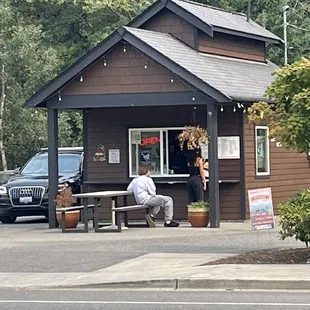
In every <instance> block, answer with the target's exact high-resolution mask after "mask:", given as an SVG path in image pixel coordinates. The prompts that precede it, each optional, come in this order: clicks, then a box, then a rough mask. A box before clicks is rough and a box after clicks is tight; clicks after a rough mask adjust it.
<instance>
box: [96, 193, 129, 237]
mask: <svg viewBox="0 0 310 310" xmlns="http://www.w3.org/2000/svg"><path fill="white" fill-rule="evenodd" d="M116 203H117V197H112V199H111V210H112V209H114V208H115V206H116ZM111 216H112V225H110V226H105V227H102V228H101V229H100V231H103V232H104V231H107V232H108V231H111V232H112V231H115V232H119V229H118V226H117V225H116V221H115V211H111ZM126 229H128V227H124V226H122V230H126Z"/></svg>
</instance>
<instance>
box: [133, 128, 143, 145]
mask: <svg viewBox="0 0 310 310" xmlns="http://www.w3.org/2000/svg"><path fill="white" fill-rule="evenodd" d="M140 143H141V131H139V130H137V131H132V132H131V144H140Z"/></svg>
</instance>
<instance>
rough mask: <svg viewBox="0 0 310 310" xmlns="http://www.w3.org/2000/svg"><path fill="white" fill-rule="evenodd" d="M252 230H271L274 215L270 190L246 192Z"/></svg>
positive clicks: (262, 189) (261, 189)
mask: <svg viewBox="0 0 310 310" xmlns="http://www.w3.org/2000/svg"><path fill="white" fill-rule="evenodd" d="M248 196H249V205H250V215H251V226H252V230H265V229H273V228H274V227H275V225H274V213H273V204H272V195H271V188H270V187H267V188H258V189H252V190H249V191H248Z"/></svg>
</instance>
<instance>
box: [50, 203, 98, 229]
mask: <svg viewBox="0 0 310 310" xmlns="http://www.w3.org/2000/svg"><path fill="white" fill-rule="evenodd" d="M84 209H85V206H72V207H67V208H56V212H59V213H61V222H60V226H61V231H62V232H63V233H66V232H88V221H89V219H91V220H92V221H93V226H94V225H95V224H94V205H93V204H92V205H88V206H87V214H84ZM89 209H91V211H92V212H91V213H89V212H88V210H89ZM76 210H80V211H82V212H81V221H82V222H83V223H84V229H83V230H77V229H75V230H72V229H70V230H68V229H67V228H66V212H69V211H76ZM89 215H91V217H89ZM85 217H86V218H85Z"/></svg>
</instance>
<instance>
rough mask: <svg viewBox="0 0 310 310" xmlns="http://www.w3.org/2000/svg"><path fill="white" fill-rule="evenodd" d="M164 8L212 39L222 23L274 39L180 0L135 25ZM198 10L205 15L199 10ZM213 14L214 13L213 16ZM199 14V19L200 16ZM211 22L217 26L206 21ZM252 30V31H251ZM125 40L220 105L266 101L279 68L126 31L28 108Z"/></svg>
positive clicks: (166, 1) (164, 1)
mask: <svg viewBox="0 0 310 310" xmlns="http://www.w3.org/2000/svg"><path fill="white" fill-rule="evenodd" d="M183 6H184V7H183ZM164 7H167V8H169V9H175V11H174V12H175V13H176V14H178V15H182V16H183V17H184V18H186V19H191V22H192V23H193V24H194V25H196V26H197V27H198V28H199V29H204V30H205V31H206V32H207V31H208V30H210V33H209V34H210V35H213V30H217V29H219V25H222V26H223V27H226V28H225V29H226V30H227V29H228V28H229V27H230V28H234V29H238V31H239V32H240V31H241V29H242V30H243V31H246V29H245V28H246V27H248V29H250V28H251V29H252V30H251V31H252V34H253V33H254V30H253V29H256V31H257V32H256V34H255V35H256V36H257V34H258V33H259V34H260V35H261V36H262V35H265V36H269V37H270V38H271V37H273V35H272V34H271V33H269V32H268V31H267V30H265V29H263V28H262V27H260V26H258V25H257V24H255V23H253V22H251V24H248V23H247V22H246V21H245V16H242V15H238V14H231V13H227V12H223V11H221V10H218V9H214V8H210V7H208V6H200V5H199V4H197V3H195V4H194V3H192V2H188V1H186V2H185V1H180V0H161V1H158V2H156V3H155V4H154V5H152V6H151V7H150V8H148V9H147V10H146V11H145V12H144V13H142V14H141V15H140V16H139V17H138V18H137V19H135V20H134V21H133V22H132V24H133V25H139V24H143V23H144V22H145V21H146V20H148V19H149V18H151V17H152V16H153V15H154V14H156V12H159V11H160V10H161V9H163V8H164ZM197 9H198V11H199V12H198V11H197V12H196V11H195V10H197ZM210 10H211V11H212V12H211V11H210ZM203 12H204V13H203ZM207 12H209V13H208V14H209V15H208V14H207ZM194 13H195V14H197V16H194V15H193V14H194ZM212 15H213V16H212ZM208 16H209V17H208ZM216 16H217V17H216ZM229 16H230V17H231V16H233V18H232V19H231V21H232V20H234V21H235V22H236V23H238V24H239V28H237V26H234V25H233V23H232V22H231V23H232V25H231V26H230V22H229ZM203 18H205V21H203V20H202V19H203ZM207 19H208V20H210V22H212V23H213V24H208V23H206V20H207ZM237 19H238V20H239V19H240V23H239V22H237ZM241 20H242V21H243V22H244V23H246V24H244V23H243V22H241ZM242 23H243V24H242ZM252 23H253V24H252ZM242 25H243V26H242ZM222 29H224V28H222ZM248 31H249V32H250V30H248ZM240 33H241V32H240ZM244 33H245V32H244ZM269 34H270V35H269ZM274 37H275V38H277V37H276V36H274ZM121 40H125V41H127V42H128V43H130V44H131V45H133V46H134V47H135V48H137V49H139V50H140V51H142V52H143V53H144V54H145V55H147V56H148V57H149V58H151V59H153V60H155V61H156V62H157V63H159V64H161V65H162V66H164V67H165V68H166V69H167V70H169V71H171V72H173V73H174V74H176V75H177V76H179V77H180V78H181V79H183V80H184V81H186V82H188V83H189V84H191V85H193V86H194V87H195V88H196V89H198V90H200V91H202V92H203V93H205V94H207V95H208V96H210V97H211V98H212V99H213V100H214V101H216V102H229V101H231V100H245V101H256V100H260V99H262V98H263V96H264V93H265V88H266V87H267V86H268V85H269V84H270V83H271V82H272V81H273V77H272V76H271V73H272V72H273V71H274V70H275V69H276V68H277V67H276V66H275V65H273V64H271V63H270V62H268V63H267V64H263V63H257V62H251V61H245V60H244V61H242V60H234V59H231V58H226V57H220V56H211V55H202V54H200V53H199V52H197V51H195V50H193V49H192V48H190V47H189V46H187V45H186V44H184V43H182V42H181V41H179V40H178V39H176V38H174V37H173V36H171V35H169V34H163V33H157V32H153V31H147V30H141V29H134V28H130V27H123V28H120V29H119V30H118V31H115V32H114V33H112V34H111V35H110V36H109V37H108V38H107V39H106V40H104V41H103V42H101V43H100V44H99V45H98V46H96V47H95V48H93V49H92V50H91V51H90V52H88V53H87V54H86V55H84V56H83V57H81V58H80V59H79V60H77V61H76V62H75V63H74V64H73V65H71V66H70V67H69V68H67V69H66V70H65V71H63V72H62V73H60V74H59V75H58V76H57V77H56V78H55V79H54V80H52V81H51V82H49V83H48V84H47V85H45V86H44V87H43V88H42V89H41V90H39V91H38V92H37V93H35V94H34V95H33V96H32V97H31V98H30V99H29V100H28V101H27V102H26V103H25V105H26V106H28V107H38V106H40V107H42V106H45V105H46V101H47V100H48V99H49V98H51V97H52V96H54V95H55V94H57V92H59V91H61V90H62V89H63V88H64V87H65V86H66V85H67V84H68V83H69V82H70V81H72V80H73V79H74V78H76V76H78V75H80V74H81V73H82V72H83V71H85V70H87V68H88V67H89V66H90V65H92V64H94V63H95V62H96V61H99V60H100V59H101V58H102V57H103V56H104V55H105V54H106V53H107V52H108V51H109V50H110V49H111V48H112V47H113V46H114V45H115V44H117V43H118V42H120V41H121Z"/></svg>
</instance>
